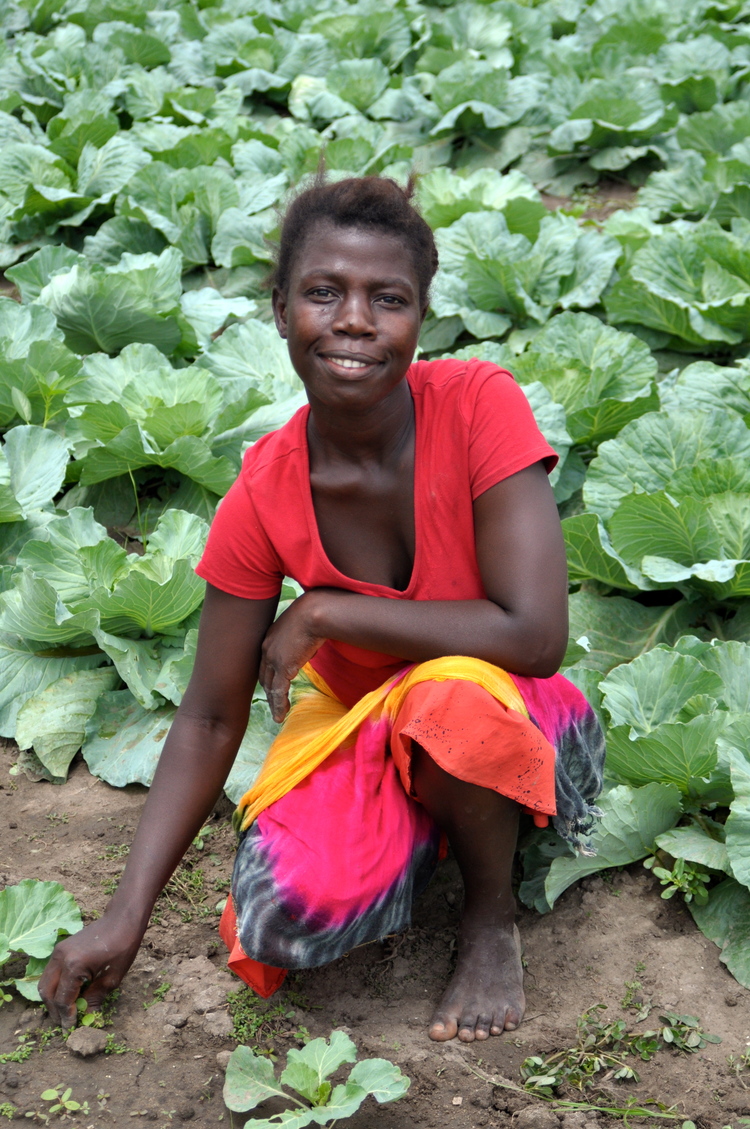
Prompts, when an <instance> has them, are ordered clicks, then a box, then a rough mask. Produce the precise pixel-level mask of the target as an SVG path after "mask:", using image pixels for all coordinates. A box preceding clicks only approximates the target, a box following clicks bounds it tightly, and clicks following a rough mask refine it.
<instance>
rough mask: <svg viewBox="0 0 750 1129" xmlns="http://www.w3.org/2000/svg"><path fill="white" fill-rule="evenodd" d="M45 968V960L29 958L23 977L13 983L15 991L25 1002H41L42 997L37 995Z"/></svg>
mask: <svg viewBox="0 0 750 1129" xmlns="http://www.w3.org/2000/svg"><path fill="white" fill-rule="evenodd" d="M46 967H47V961H46V960H45V959H41V958H39V957H29V959H28V961H27V962H26V969H25V970H24V974H23V976H22V977H20V978H19V979H18V980H14V981H13V983H14V985H15V987H16V989H17V991H18V992H19V993H20V994H21V995H22V996H23V998H24V999H25V1000H31V1002H32V1003H34V1004H40V1003H41V1002H42V997H41V996H40V995H39V981H40V980H41V978H42V973H43V972H44V970H45V968H46Z"/></svg>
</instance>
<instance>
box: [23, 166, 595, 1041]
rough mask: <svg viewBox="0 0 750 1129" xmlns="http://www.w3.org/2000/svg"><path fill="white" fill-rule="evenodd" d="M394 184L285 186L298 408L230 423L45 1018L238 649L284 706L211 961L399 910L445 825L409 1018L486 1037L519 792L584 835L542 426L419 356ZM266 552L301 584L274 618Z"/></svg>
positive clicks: (397, 925)
mask: <svg viewBox="0 0 750 1129" xmlns="http://www.w3.org/2000/svg"><path fill="white" fill-rule="evenodd" d="M409 197H410V190H409V191H406V192H405V191H403V190H402V189H401V188H399V187H398V186H397V185H396V184H395V183H394V182H392V181H389V180H386V179H382V180H381V179H378V178H376V177H365V178H361V179H350V180H344V181H340V182H339V183H337V184H325V183H323V182H318V183H316V184H315V185H313V186H312V187H311V188H309V189H308V190H307V191H305V192H303V193H301V194H300V195H299V196H298V197H297V198H296V199H295V200H294V202H293V203H292V204H291V206H290V208H289V210H288V212H287V215H286V217H285V220H284V223H283V227H282V235H281V243H280V251H279V258H278V263H277V269H276V277H275V287H274V291H273V307H274V313H275V318H276V325H277V327H278V330H279V333H280V334H281V336H282V337H284V338H286V340H287V342H288V346H289V353H290V356H291V359H292V363H293V364H294V367H295V369H296V370H297V372H298V373H299V375H300V378H301V379H302V381H303V383H304V385H305V388H306V391H307V396H308V400H309V407H307V408H304V409H302V410H301V411H300V412H298V413H297V415H296V416H294V418H293V419H292V420H291V421H290V422H289V423H288V424H287V425H286V426H285V427H284V428H282V429H281V430H280V431H279V432H275V433H272V434H271V435H268V436H265V437H264V438H263V439H262V440H260V441H259V442H258V443H256V444H255V445H254V446H253V447H252V448H251V449H250V451H249V452H248V453H247V455H246V457H245V461H244V465H243V470H242V473H241V474H240V477H239V479H238V480H237V482H236V483H235V485H234V487H233V488H232V490H231V491H230V492H229V494H228V495H227V497H226V499H225V500H224V502H223V503H222V505H221V506H220V508H219V511H218V513H217V517H216V519H215V522H214V525H213V526H212V530H211V534H210V537H209V541H208V545H207V547H206V552H205V554H204V557H203V559H202V561H201V563H200V565H199V567H198V570H197V571H198V572H199V574H200V575H201V576H203V577H204V578H205V579H206V580H207V581H208V587H207V593H206V602H205V606H204V609H203V614H202V618H201V627H200V638H199V644H198V653H197V657H196V663H195V669H194V673H193V676H192V679H191V682H190V686H189V688H188V690H187V693H186V695H185V698H184V700H183V702H182V704H181V706H180V708H179V711H178V714H177V717H176V719H175V722H174V724H173V726H172V729H171V732H170V734H169V737H168V739H167V741H166V743H165V746H164V751H163V753H162V756H161V759H160V762H159V767H158V770H157V773H156V776H155V778H154V782H153V785H152V787H151V790H150V792H149V796H148V799H147V802H146V804H145V807H144V811H143V816H142V818H141V822H140V825H139V828H138V831H137V834H136V837H135V840H134V843H133V847H132V850H131V852H130V856H129V860H128V865H127V868H126V870H125V873H124V875H123V878H122V881H121V883H120V886H119V888H118V890H117V892H116V894H115V895H114V897H113V898H112V900H111V902H110V904H109V906H108V908H107V910H106V912H105V913H104V915H103V916H102V917H101V918H100V919H99V920H98V921H95V922H93V923H92V924H90V925H88V926H87V927H86V928H85V929H83V930H82V931H81V932H80V933H78V934H76V935H75V936H73V937H70V938H68V939H67V940H65V941H63V942H62V943H61V944H59V945H58V946H57V948H56V949H55V952H54V954H53V957H52V959H51V961H50V964H49V965H48V967H47V970H46V971H45V974H44V977H43V979H42V983H41V986H40V989H41V992H42V997H43V999H44V1001H45V1003H46V1004H47V1007H48V1008H49V1010H50V1013H51V1015H52V1017H53V1019H55V1020H56V1021H59V1022H62V1023H63V1024H67V1025H69V1024H72V1023H73V1022H74V1020H75V1000H76V998H77V996H78V995H79V993H80V991H81V988H82V987H84V986H85V991H84V993H83V994H84V995H85V996H86V998H87V1000H88V1003H89V1006H91V1007H94V1008H96V1007H97V1006H98V1005H99V1004H100V1003H101V1000H102V999H103V997H104V995H105V994H106V993H107V992H108V991H111V990H112V989H113V988H114V987H115V986H116V985H117V984H118V983H119V982H120V980H121V979H122V977H123V976H124V974H125V972H126V971H127V969H128V968H129V966H130V964H131V963H132V961H133V958H134V956H135V954H136V951H137V949H138V946H139V944H140V942H141V939H142V937H143V934H144V932H145V929H146V926H147V923H148V919H149V915H150V912H151V910H152V908H153V905H154V902H155V900H156V898H157V896H158V894H159V892H160V890H161V889H162V888H163V886H164V885H165V883H166V882H167V880H168V878H169V876H170V874H171V873H172V871H173V870H174V868H175V867H176V865H177V864H178V862H179V860H180V858H181V857H182V855H183V853H184V851H185V850H186V849H187V847H188V846H189V844H190V842H191V840H192V838H193V837H194V835H195V834H196V832H197V830H198V828H199V827H200V826H201V824H202V823H203V821H204V820H205V819H206V817H207V816H208V814H209V812H210V811H211V809H212V807H213V805H214V803H215V802H216V800H217V798H218V796H219V794H220V791H221V788H222V785H223V783H224V781H225V779H226V777H227V774H228V772H229V770H230V768H231V765H232V761H233V759H234V757H235V754H236V751H237V748H238V746H239V743H240V741H241V738H242V736H243V733H244V731H245V728H246V725H247V720H248V714H249V708H250V701H251V695H252V691H253V688H254V686H255V684H256V681H257V679H258V677H260V681H261V683H262V685H263V687H264V689H265V692H266V694H267V696H268V701H269V703H270V706H271V710H272V713H273V716H274V718H275V720H276V721H278V722H281V721H282V720H284V719H285V718H287V721H286V724H285V727H284V729H283V730H282V731H281V734H280V736H279V738H277V741H276V742H275V744H274V746H273V747H272V749H271V751H270V753H269V757H268V759H267V761H266V764H265V766H264V769H263V771H262V773H261V776H260V778H259V780H258V781H257V782H256V784H255V785H254V787H253V788H251V789H250V792H248V793H247V795H246V796H245V797H244V798H243V801H242V802H241V804H240V808H239V809H238V824H239V827H240V830H241V834H242V837H241V840H240V846H239V849H238V854H237V861H236V864H235V870H234V875H233V883H232V899H231V900H230V903H229V905H228V909H227V912H226V914H225V917H224V919H223V921H222V935H223V936H225V939H227V940H228V942H229V944H230V948H232V956H231V959H230V964H231V966H232V967H234V968H235V970H236V971H237V972H238V973H239V974H240V975H241V976H242V977H243V979H245V980H246V981H247V982H248V983H250V984H252V985H253V986H254V987H255V988H256V989H257V990H258V991H260V992H261V993H262V994H265V995H268V994H270V993H271V992H272V991H273V990H274V989H275V988H276V987H277V986H278V984H279V983H280V982H281V980H282V979H283V976H284V971H285V969H286V968H288V967H297V968H300V967H313V966H316V965H319V964H322V963H324V962H326V961H328V960H331V959H333V958H334V957H336V956H338V955H341V954H342V953H344V952H346V951H347V950H348V949H350V948H352V947H353V946H354V945H356V944H360V943H363V942H365V941H368V940H373V939H376V938H380V937H383V936H385V935H386V934H388V933H391V932H394V931H396V930H398V929H404V928H406V927H407V926H408V924H409V907H410V904H411V900H412V897H413V896H414V894H415V893H417V892H418V891H419V890H420V889H421V888H422V887H423V886H424V885H425V883H426V881H427V880H428V878H429V876H430V874H431V873H432V871H433V870H434V867H435V865H436V862H437V859H438V856H439V852H440V848H441V841H444V839H445V838H446V837H447V840H448V842H449V843H450V845H451V847H452V849H453V852H454V854H455V857H456V859H457V861H458V864H459V866H460V869H461V873H462V876H463V880H464V886H465V906H464V914H463V920H462V926H461V936H460V945H459V960H458V965H457V968H456V971H455V974H454V976H453V979H452V981H451V983H450V985H449V986H448V988H447V990H446V993H445V995H444V997H443V999H442V1001H441V1002H440V1003H439V1005H438V1007H437V1010H436V1012H435V1015H434V1017H433V1020H432V1023H431V1025H430V1029H429V1034H430V1036H431V1037H432V1038H433V1039H437V1040H444V1039H450V1038H453V1037H454V1036H456V1035H458V1036H459V1038H461V1039H463V1040H465V1041H470V1040H472V1039H475V1038H476V1039H485V1038H487V1037H488V1036H489V1035H491V1034H494V1035H497V1034H500V1033H501V1032H502V1031H503V1030H506V1029H507V1030H512V1029H514V1028H515V1027H517V1026H518V1024H519V1023H520V1021H521V1018H522V1015H523V1008H524V1000H523V988H522V970H521V958H520V951H519V941H518V935H517V931H516V930H515V927H514V909H515V907H514V901H513V895H512V891H511V866H512V860H513V854H514V850H515V844H516V835H517V828H518V819H519V814H520V813H521V812H522V811H523V810H526V811H529V812H531V813H532V814H533V815H534V817H535V820H536V822H537V823H539V824H541V825H544V824H545V823H546V822H547V818H548V817H549V816H555V822H556V826H557V828H558V830H560V831H561V832H562V833H563V834H565V835H566V836H567V837H568V838H569V839H570V840H571V841H574V842H577V841H578V835H579V834H580V833H582V832H585V831H586V829H587V827H588V826H590V823H591V818H592V813H593V812H594V810H595V809H592V808H591V806H590V805H591V801H592V800H593V799H594V797H595V795H596V793H597V791H598V789H599V786H600V768H601V759H602V739H601V733H600V731H599V728H598V726H597V724H596V721H595V719H594V715H593V713H592V711H591V709H590V707H589V706H588V705H587V703H586V702H585V700H584V699H583V698H582V697H581V695H580V694H579V693H578V691H577V690H576V689H575V688H574V687H573V686H571V685H570V683H568V682H566V681H565V679H563V678H561V676H559V675H556V674H555V672H556V671H557V669H558V667H559V665H560V662H561V660H562V656H563V654H564V651H565V646H566V642H567V613H566V599H567V582H566V570H565V553H564V547H563V541H562V536H561V530H560V523H559V520H558V515H557V510H556V507H555V503H554V499H553V495H552V491H551V489H550V487H549V484H548V481H547V471H548V470H549V469H550V468H551V467H552V466H554V462H555V458H556V456H555V453H554V451H552V449H551V448H550V447H549V446H548V444H547V443H546V442H545V440H544V438H543V437H542V435H541V433H540V432H539V430H538V428H537V427H536V424H535V422H534V419H533V416H532V414H531V412H530V410H529V408H528V405H527V402H526V399H525V397H524V395H523V393H522V392H521V391H520V390H519V389H518V388H517V386H516V385H515V383H514V382H513V379H512V377H511V376H510V374H508V373H504V372H503V371H502V370H500V369H497V368H496V367H495V366H493V365H489V364H483V363H480V362H478V361H472V362H469V363H468V364H467V363H464V362H457V361H437V362H418V363H417V364H412V358H413V356H414V352H415V349H416V345H417V339H418V336H419V331H420V327H421V324H422V321H423V319H424V316H425V313H426V310H427V304H428V291H429V285H430V282H431V280H432V277H433V276H434V273H435V270H436V268H437V252H436V249H435V244H434V240H433V237H432V233H431V231H430V229H429V227H428V226H427V224H426V223H425V222H424V220H422V219H421V217H420V216H419V214H418V213H417V212H416V210H415V209H414V208H413V206H412V205H411V203H410V199H409ZM285 574H286V575H290V576H292V577H294V578H295V579H297V580H298V581H299V582H300V584H301V585H302V587H303V588H304V589H305V593H304V595H303V596H302V597H301V598H300V599H298V600H296V601H295V602H294V603H293V604H292V605H291V606H290V607H289V608H288V609H287V611H285V612H284V614H283V615H281V616H280V617H279V618H278V619H277V620H276V621H275V622H274V614H275V611H276V607H277V602H278V596H279V592H280V588H281V581H282V578H283V576H284V575H285ZM446 656H447V657H446ZM450 656H459V657H457V658H456V657H450ZM506 671H509V672H511V673H512V678H511V677H510V676H509V674H507V673H505V672H506ZM300 672H302V673H303V676H304V678H302V686H301V687H300V685H299V684H300V678H298V675H299V674H300ZM293 680H296V683H295V684H296V686H297V694H298V700H296V704H295V705H294V706H293V707H292V709H291V713H290V712H289V710H290V688H291V686H292V682H293ZM293 696H294V695H293Z"/></svg>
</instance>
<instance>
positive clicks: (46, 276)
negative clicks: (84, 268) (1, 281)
mask: <svg viewBox="0 0 750 1129" xmlns="http://www.w3.org/2000/svg"><path fill="white" fill-rule="evenodd" d="M83 261H84V259H83V256H82V255H78V254H77V253H76V252H75V251H72V250H71V249H70V247H65V246H63V245H62V244H49V245H48V246H47V247H41V248H40V249H39V250H38V251H37V252H36V253H35V254H34V255H32V256H31V258H29V259H26V260H25V261H24V262H22V263H19V264H18V266H16V267H11V269H10V270H8V271H6V272H5V273H6V277H7V278H9V279H10V280H11V282H12V283H13V284H14V286H17V287H18V289H19V290H20V292H21V298H22V299H23V301H24V302H35V301H36V300H37V298H38V297H39V295H40V294H41V292H42V290H43V289H44V287H45V286H46V285H47V283H48V282H49V280H50V278H51V277H52V275H53V274H55V273H56V272H57V271H68V270H70V268H71V267H74V266H75V265H76V263H82V262H83ZM1 335H2V331H1V330H0V336H1Z"/></svg>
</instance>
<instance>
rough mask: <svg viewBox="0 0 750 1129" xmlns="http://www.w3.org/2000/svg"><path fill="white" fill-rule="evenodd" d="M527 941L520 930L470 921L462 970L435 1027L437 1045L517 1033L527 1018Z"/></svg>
mask: <svg viewBox="0 0 750 1129" xmlns="http://www.w3.org/2000/svg"><path fill="white" fill-rule="evenodd" d="M525 1007H526V1000H525V998H524V994H523V966H522V964H521V937H520V934H519V932H518V928H517V927H516V926H515V925H507V924H505V925H499V924H498V923H497V922H493V923H482V922H479V921H475V920H472V919H471V918H470V917H468V916H465V917H464V920H463V922H462V926H461V938H460V945H459V955H458V966H457V968H456V971H455V973H454V974H453V978H452V980H451V982H450V984H449V985H448V987H447V989H446V991H445V994H444V995H443V998H442V999H441V1001H440V1003H439V1004H438V1007H437V1010H436V1011H435V1014H434V1015H433V1017H432V1022H431V1023H430V1028H429V1036H430V1038H431V1039H435V1040H436V1041H437V1042H444V1041H445V1040H446V1039H454V1038H455V1037H456V1035H458V1037H459V1039H460V1040H461V1041H462V1042H464V1043H471V1042H473V1041H474V1039H488V1038H489V1036H490V1035H501V1034H502V1033H503V1031H514V1030H515V1029H516V1027H518V1025H519V1023H520V1022H521V1019H522V1018H523V1013H524V1008H525Z"/></svg>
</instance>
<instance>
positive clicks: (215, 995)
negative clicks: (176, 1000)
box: [193, 984, 227, 1015]
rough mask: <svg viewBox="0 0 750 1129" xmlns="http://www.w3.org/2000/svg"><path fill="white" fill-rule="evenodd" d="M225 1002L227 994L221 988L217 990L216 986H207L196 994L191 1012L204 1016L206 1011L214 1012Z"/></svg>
mask: <svg viewBox="0 0 750 1129" xmlns="http://www.w3.org/2000/svg"><path fill="white" fill-rule="evenodd" d="M226 1002H227V994H226V992H225V991H224V990H223V988H219V987H218V986H217V985H216V984H209V985H208V987H207V988H202V989H201V991H200V992H198V993H197V995H196V997H195V999H194V1000H193V1011H194V1012H196V1013H197V1014H198V1015H204V1014H205V1013H206V1012H207V1011H215V1010H216V1008H217V1007H221V1006H222V1004H225V1003H226Z"/></svg>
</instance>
